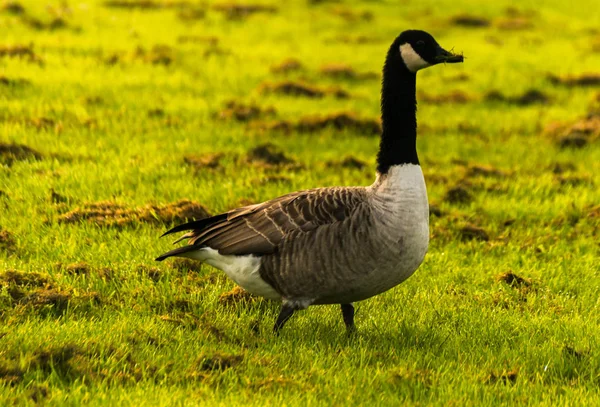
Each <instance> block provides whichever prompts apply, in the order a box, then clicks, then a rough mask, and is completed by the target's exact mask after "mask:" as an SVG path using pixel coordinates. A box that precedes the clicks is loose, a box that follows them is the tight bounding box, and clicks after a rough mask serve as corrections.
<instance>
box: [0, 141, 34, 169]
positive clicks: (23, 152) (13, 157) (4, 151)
mask: <svg viewBox="0 0 600 407" xmlns="http://www.w3.org/2000/svg"><path fill="white" fill-rule="evenodd" d="M41 159H42V154H41V153H39V152H37V151H36V150H34V149H33V148H31V147H28V146H26V145H24V144H16V143H11V144H7V143H0V164H4V165H7V166H9V167H10V166H11V165H12V164H13V163H14V162H15V161H28V160H32V161H33V160H36V161H37V160H41Z"/></svg>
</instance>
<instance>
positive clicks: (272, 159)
mask: <svg viewBox="0 0 600 407" xmlns="http://www.w3.org/2000/svg"><path fill="white" fill-rule="evenodd" d="M247 159H248V161H250V162H259V163H261V164H266V165H268V166H286V165H294V164H295V161H294V160H293V159H291V158H289V157H288V156H287V155H285V153H284V152H283V150H281V149H280V148H279V147H277V146H276V145H274V144H271V143H266V144H261V145H258V146H256V147H254V148H253V149H251V150H250V151H248V155H247Z"/></svg>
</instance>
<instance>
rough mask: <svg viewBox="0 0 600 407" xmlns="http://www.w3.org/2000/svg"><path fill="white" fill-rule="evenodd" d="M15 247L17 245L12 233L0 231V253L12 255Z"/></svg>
mask: <svg viewBox="0 0 600 407" xmlns="http://www.w3.org/2000/svg"><path fill="white" fill-rule="evenodd" d="M16 247H17V243H16V242H15V238H14V237H13V235H12V233H10V232H9V231H8V230H2V229H0V252H5V253H8V254H11V253H14V251H15V250H16Z"/></svg>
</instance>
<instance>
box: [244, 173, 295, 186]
mask: <svg viewBox="0 0 600 407" xmlns="http://www.w3.org/2000/svg"><path fill="white" fill-rule="evenodd" d="M290 182H292V179H291V178H290V177H287V176H285V175H268V176H265V177H261V178H258V179H255V180H253V181H252V184H253V185H257V186H261V185H267V184H288V183H290Z"/></svg>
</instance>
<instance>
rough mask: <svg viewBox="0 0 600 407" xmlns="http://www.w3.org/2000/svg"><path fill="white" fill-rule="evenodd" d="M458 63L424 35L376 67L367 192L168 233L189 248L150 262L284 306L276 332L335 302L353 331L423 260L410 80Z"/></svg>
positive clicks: (283, 201) (424, 223)
mask: <svg viewBox="0 0 600 407" xmlns="http://www.w3.org/2000/svg"><path fill="white" fill-rule="evenodd" d="M462 61H463V57H462V55H455V54H453V53H451V52H448V51H446V50H444V49H442V48H441V47H440V46H439V44H438V43H437V42H436V40H435V39H434V38H433V37H432V36H431V35H430V34H428V33H426V32H424V31H418V30H409V31H404V32H403V33H401V34H400V35H399V36H398V37H397V38H396V39H395V40H394V42H393V44H392V45H391V47H390V49H389V51H388V53H387V57H386V60H385V65H384V67H383V81H382V91H381V120H382V128H383V131H382V134H381V141H380V147H379V153H378V154H377V177H376V179H375V182H374V183H373V185H371V186H368V187H330V188H317V189H310V190H306V191H299V192H293V193H291V194H288V195H284V196H281V197H279V198H275V199H273V200H270V201H267V202H263V203H260V204H256V205H250V206H245V207H242V208H238V209H234V210H232V211H230V212H227V213H223V214H220V215H216V216H213V217H210V218H207V219H202V220H198V221H194V222H189V223H186V224H184V225H180V226H177V227H174V228H173V229H171V230H169V231H167V232H166V233H165V234H164V235H168V234H171V233H176V232H181V231H184V230H190V232H188V233H186V234H185V235H183V236H182V237H181V238H180V239H178V240H177V241H180V240H183V239H189V244H188V245H186V246H183V247H180V248H177V249H175V250H172V251H170V252H168V253H165V254H163V255H162V256H160V257H158V258H157V259H156V260H157V261H162V260H164V259H166V258H167V257H171V256H179V257H187V258H191V259H197V260H200V261H203V262H205V263H207V264H210V265H211V266H213V267H216V268H219V269H221V270H223V271H224V272H225V273H226V274H227V275H228V276H229V277H230V278H231V279H232V280H233V281H235V282H236V283H237V284H239V285H240V286H242V287H243V288H244V289H246V290H247V291H249V292H250V293H252V294H256V295H259V296H263V297H266V298H269V299H274V300H281V302H282V306H281V311H280V313H279V316H278V317H277V320H276V322H275V326H274V331H275V332H277V331H278V330H279V329H281V328H282V327H283V325H284V324H285V322H286V321H287V320H288V319H289V318H290V317H291V316H292V314H293V313H294V311H295V310H300V309H305V308H307V307H308V306H310V305H318V304H341V309H342V316H343V320H344V323H345V324H346V327H347V329H348V330H350V331H351V330H353V329H354V307H353V305H352V303H353V302H355V301H360V300H364V299H367V298H369V297H372V296H374V295H377V294H380V293H382V292H384V291H387V290H389V289H390V288H392V287H394V286H396V285H398V284H400V283H401V282H403V281H404V280H406V279H407V278H408V277H409V276H411V275H412V274H413V273H414V272H415V270H416V269H417V268H418V267H419V265H420V264H421V262H422V261H423V258H424V257H425V253H426V252H427V247H428V245H429V207H428V202H427V190H426V188H425V180H424V178H423V172H422V171H421V167H420V165H419V158H418V156H417V149H416V137H417V120H416V107H417V102H416V96H415V93H416V73H417V71H418V70H420V69H423V68H426V67H428V66H432V65H436V64H439V63H442V62H462ZM164 235H163V236H164Z"/></svg>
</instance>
